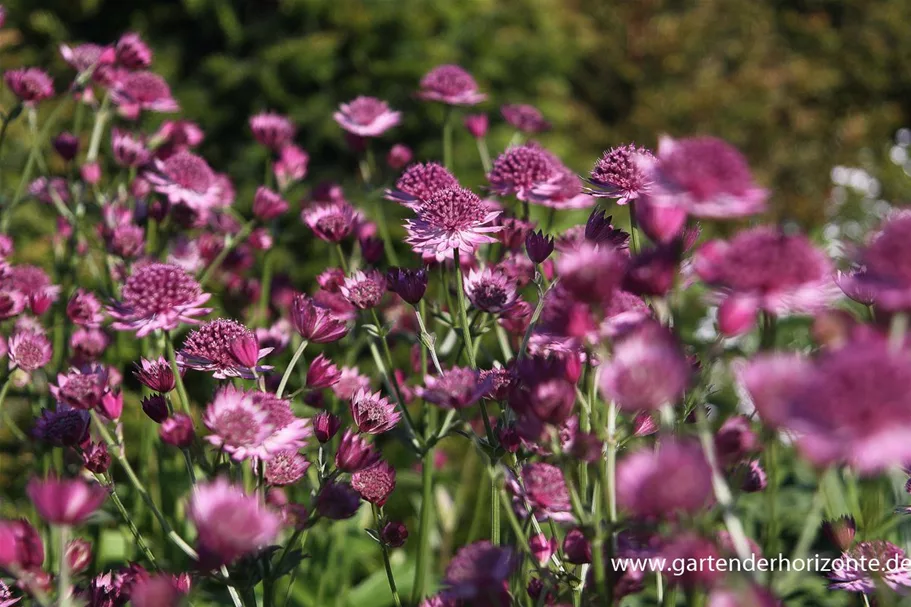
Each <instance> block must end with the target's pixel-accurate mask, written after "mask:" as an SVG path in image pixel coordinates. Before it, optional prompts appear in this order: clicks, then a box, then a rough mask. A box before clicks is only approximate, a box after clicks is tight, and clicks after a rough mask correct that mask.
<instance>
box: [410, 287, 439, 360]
mask: <svg viewBox="0 0 911 607" xmlns="http://www.w3.org/2000/svg"><path fill="white" fill-rule="evenodd" d="M422 303H423V302H422ZM414 315H415V317H416V318H417V319H418V328H419V329H420V330H421V334H420V336H421V343H422V344H423V345H424V347H425V348H426V349H427V352H429V353H430V358H431V360H432V361H433V368H434V369H436V371H437V374H439V375H442V374H443V367H441V366H440V359H439V358H437V352H436V336H435V335H431V334H430V333H428V332H427V327H426V326H425V325H424V318H423V316H421V311H420V310H419V309H418V308H415V309H414ZM421 373H424V370H423V369H422V370H421Z"/></svg>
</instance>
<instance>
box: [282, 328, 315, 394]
mask: <svg viewBox="0 0 911 607" xmlns="http://www.w3.org/2000/svg"><path fill="white" fill-rule="evenodd" d="M308 343H310V342H308V341H307V340H306V339H305V340H304V341H302V342H301V345H299V346H298V347H297V350H295V351H294V356H292V357H291V362H290V363H288V368H287V369H285V373H284V375H282V381H281V383H279V384H278V391H276V392H275V396H276V397H277V398H281V397H282V394H284V393H285V386H287V385H288V379H290V377H291V372H292V371H294V367H295V366H297V361H298V360H300V357H301V356H302V355H303V353H304V350H306V349H307V344H308Z"/></svg>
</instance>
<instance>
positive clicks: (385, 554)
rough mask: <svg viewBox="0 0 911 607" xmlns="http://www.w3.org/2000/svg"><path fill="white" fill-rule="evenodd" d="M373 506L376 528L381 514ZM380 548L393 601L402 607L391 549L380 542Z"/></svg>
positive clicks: (379, 523)
mask: <svg viewBox="0 0 911 607" xmlns="http://www.w3.org/2000/svg"><path fill="white" fill-rule="evenodd" d="M372 506H373V518H374V519H375V520H376V528H377V529H379V528H380V525H381V521H380V512H379V510H377V507H376V505H375V504H374V505H372ZM380 548H381V549H382V551H383V565H384V566H385V567H386V578H387V579H388V580H389V589H390V590H391V591H392V600H393V601H395V605H396V607H402V599H400V598H399V591H398V589H397V588H396V586H395V576H394V575H393V574H392V563H390V562H389V548H388V547H387V546H386V544H385V543H384V542H383V541H382V540H380Z"/></svg>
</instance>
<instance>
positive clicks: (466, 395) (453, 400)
mask: <svg viewBox="0 0 911 607" xmlns="http://www.w3.org/2000/svg"><path fill="white" fill-rule="evenodd" d="M491 386H492V380H491V379H489V378H487V379H485V380H482V379H481V375H480V373H479V372H478V371H475V370H473V369H469V368H466V367H452V368H451V369H447V370H445V371H443V375H440V376H439V377H436V376H433V375H427V376H426V377H425V378H424V386H423V387H421V386H419V387H418V388H417V394H418V396H419V397H421V398H423V399H424V400H426V401H427V402H429V403H434V404H436V405H439V406H440V407H443V408H444V409H464V408H466V407H470V406H471V405H473V404H474V403H476V402H478V400H480V399H481V397H482V396H484V394H486V393H487V392H488V391H489V390H490V388H491Z"/></svg>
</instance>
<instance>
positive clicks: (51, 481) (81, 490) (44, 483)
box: [26, 477, 108, 526]
mask: <svg viewBox="0 0 911 607" xmlns="http://www.w3.org/2000/svg"><path fill="white" fill-rule="evenodd" d="M26 492H27V493H28V497H29V499H31V500H32V504H33V505H34V506H35V510H37V511H38V515H39V516H40V517H41V518H43V519H44V520H45V521H47V522H48V523H50V524H52V525H66V526H73V525H79V524H82V523H84V522H85V520H86V519H87V518H89V516H91V515H92V514H93V513H94V512H95V511H96V510H98V508H100V507H101V504H103V503H104V500H105V498H107V496H108V492H107V490H105V488H104V487H102V486H101V485H99V484H97V483H88V482H86V481H84V480H82V479H78V478H73V479H58V478H54V477H49V478H47V479H45V480H40V479H37V478H33V479H32V480H30V481H29V483H28V488H27V489H26Z"/></svg>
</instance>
